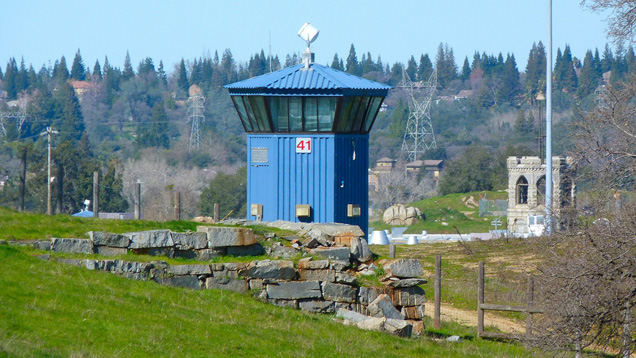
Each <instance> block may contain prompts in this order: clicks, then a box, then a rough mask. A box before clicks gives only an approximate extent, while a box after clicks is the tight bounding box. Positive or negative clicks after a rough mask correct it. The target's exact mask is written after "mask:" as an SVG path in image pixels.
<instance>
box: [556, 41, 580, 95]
mask: <svg viewBox="0 0 636 358" xmlns="http://www.w3.org/2000/svg"><path fill="white" fill-rule="evenodd" d="M554 76H555V80H556V83H555V87H556V88H557V89H559V90H565V91H567V92H569V93H572V92H574V91H576V88H577V81H578V79H577V76H576V71H575V70H574V62H573V59H572V51H571V50H570V46H569V45H565V50H564V51H563V55H561V49H558V50H557V58H556V63H555V65H554Z"/></svg>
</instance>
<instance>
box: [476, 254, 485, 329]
mask: <svg viewBox="0 0 636 358" xmlns="http://www.w3.org/2000/svg"><path fill="white" fill-rule="evenodd" d="M485 276H486V271H485V269H484V262H483V261H479V270H478V272H477V338H479V336H480V335H481V334H482V333H483V332H484V309H483V308H482V306H481V305H482V304H484V278H485Z"/></svg>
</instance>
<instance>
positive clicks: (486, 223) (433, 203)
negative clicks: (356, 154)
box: [370, 190, 508, 234]
mask: <svg viewBox="0 0 636 358" xmlns="http://www.w3.org/2000/svg"><path fill="white" fill-rule="evenodd" d="M480 199H488V200H507V199H508V193H507V192H506V191H503V190H500V191H476V192H470V193H460V194H448V195H444V196H438V197H433V198H429V199H424V200H420V201H416V202H413V203H409V204H407V205H408V206H414V207H417V208H420V209H421V210H422V212H423V213H424V216H425V219H424V220H420V221H418V222H417V223H415V224H413V225H411V226H409V227H408V229H407V230H406V232H405V233H407V234H419V233H421V232H422V231H424V230H426V231H427V232H428V233H430V234H456V233H457V232H458V231H459V232H460V233H461V234H469V233H471V232H488V231H489V230H493V229H494V227H493V226H492V225H491V222H492V221H493V220H494V219H495V218H496V217H494V216H486V217H479V200H480ZM505 221H506V220H505V218H502V222H504V223H505ZM370 226H372V227H373V228H374V229H375V230H386V229H390V227H391V226H389V225H387V224H385V223H384V222H382V221H381V220H378V221H375V222H372V223H370ZM500 228H501V227H500ZM504 229H505V226H504Z"/></svg>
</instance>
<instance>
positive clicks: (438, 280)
mask: <svg viewBox="0 0 636 358" xmlns="http://www.w3.org/2000/svg"><path fill="white" fill-rule="evenodd" d="M441 297H442V255H435V312H434V314H433V317H434V321H433V327H435V328H439V327H440V326H441V321H440V318H441V312H440V308H441V302H442V301H441Z"/></svg>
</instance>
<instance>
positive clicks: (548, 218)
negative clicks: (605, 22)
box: [545, 0, 554, 235]
mask: <svg viewBox="0 0 636 358" xmlns="http://www.w3.org/2000/svg"><path fill="white" fill-rule="evenodd" d="M545 184H546V185H545V225H546V226H545V228H546V234H548V235H550V234H552V224H553V222H552V191H553V187H554V184H553V181H552V0H548V58H547V61H546V107H545Z"/></svg>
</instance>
